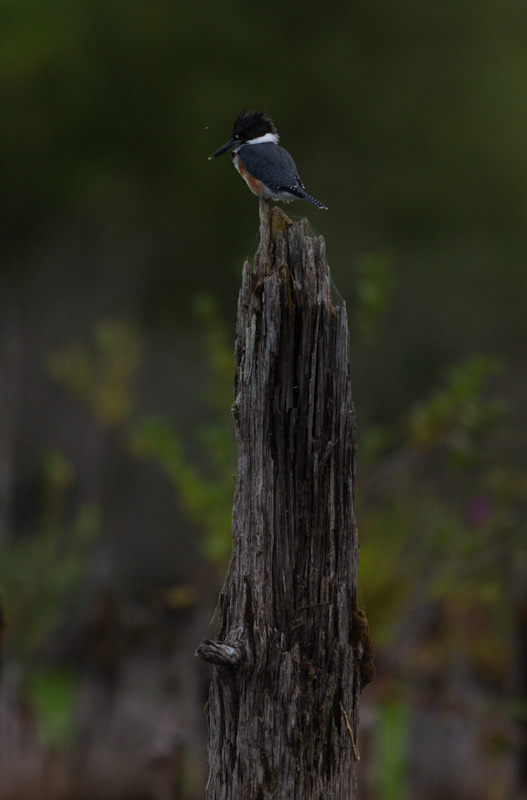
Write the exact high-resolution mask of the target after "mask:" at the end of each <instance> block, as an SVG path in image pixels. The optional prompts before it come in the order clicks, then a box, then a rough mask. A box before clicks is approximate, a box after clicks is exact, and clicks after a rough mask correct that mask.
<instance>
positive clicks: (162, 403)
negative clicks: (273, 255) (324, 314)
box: [0, 0, 527, 800]
mask: <svg viewBox="0 0 527 800" xmlns="http://www.w3.org/2000/svg"><path fill="white" fill-rule="evenodd" d="M0 31H1V33H0V36H1V47H0V98H1V102H2V115H1V118H0V163H1V173H2V194H3V197H4V203H3V212H2V215H1V218H0V229H1V237H0V248H1V262H0V586H1V592H2V605H1V606H0V621H2V620H5V621H6V622H7V629H6V630H5V631H4V640H5V647H4V659H3V682H2V689H1V691H0V797H1V798H2V800H11V798H16V800H21V799H23V798H26V797H27V798H36V797H39V799H40V800H41V799H42V798H44V800H47V798H53V800H54V799H55V798H63V797H68V798H81V797H86V798H91V800H95V798H123V799H124V798H137V800H139V799H140V798H141V799H143V798H144V800H147V799H150V798H153V800H157V799H158V798H159V799H160V800H163V799H164V798H185V800H189V799H190V800H192V799H193V798H197V797H202V796H203V781H204V776H205V772H206V766H205V760H206V756H205V750H204V735H205V731H204V717H203V703H204V702H205V699H206V691H207V682H208V674H207V670H206V668H205V667H204V665H202V664H200V663H199V662H197V660H196V659H194V658H193V655H192V654H193V652H194V649H195V646H196V644H197V642H198V641H199V640H200V639H201V638H203V636H204V635H205V634H206V633H207V632H210V631H211V630H212V629H213V620H212V617H213V612H214V604H215V599H216V596H217V593H218V590H219V587H220V586H221V582H222V579H223V575H224V573H225V570H226V565H227V563H228V554H229V542H230V510H231V501H232V490H233V482H232V475H233V474H234V473H235V470H236V456H235V450H234V444H233V431H232V422H231V419H230V404H231V386H232V372H233V367H232V349H233V336H234V324H235V316H236V300H237V292H238V288H239V283H240V274H241V267H242V263H243V261H244V259H245V258H246V257H248V256H249V257H250V256H252V254H253V253H254V251H255V249H256V246H257V233H258V217H257V202H256V199H255V198H254V197H253V196H252V195H251V194H250V193H249V192H248V190H247V187H246V186H245V185H244V184H243V182H242V181H241V180H240V179H239V177H238V176H237V175H236V174H235V172H234V170H233V169H232V166H231V165H230V163H229V159H228V158H226V159H221V160H220V161H218V162H214V163H212V164H210V163H209V162H208V161H207V156H208V155H209V154H210V153H211V152H212V151H213V150H215V149H216V148H217V147H219V146H220V145H221V144H223V142H224V141H226V140H227V138H228V137H229V135H230V131H231V126H232V122H233V120H234V118H235V116H236V115H237V114H238V112H239V111H240V110H241V108H243V107H244V106H249V107H256V108H260V107H263V108H267V110H268V112H269V113H270V114H271V115H272V117H273V118H274V119H275V122H276V123H277V125H278V129H279V131H280V134H281V137H282V142H283V144H284V146H285V147H287V148H288V149H290V150H291V152H292V153H293V155H294V157H295V160H296V161H297V164H298V166H299V170H300V173H301V175H302V177H303V179H304V181H305V183H306V185H307V187H308V190H309V191H310V192H312V193H313V194H314V195H315V196H316V197H319V198H320V199H321V200H322V201H323V202H324V203H326V204H327V205H328V206H329V209H330V210H329V212H328V213H322V212H319V211H318V210H317V209H311V208H309V207H308V206H307V205H305V206H303V205H301V204H300V203H295V204H294V205H293V206H290V207H289V209H288V211H289V212H291V214H292V216H293V217H294V218H299V217H300V216H301V215H303V214H307V215H308V216H309V219H310V222H311V224H312V226H313V229H314V230H315V231H316V232H319V233H321V234H322V235H323V236H324V237H325V239H326V243H327V249H328V256H329V261H330V265H331V268H332V274H333V279H334V282H335V293H336V297H338V296H342V298H344V299H345V301H346V303H347V306H348V312H349V317H350V328H351V349H352V374H353V392H354V398H355V403H356V411H357V421H358V430H359V452H358V476H357V517H358V525H359V534H360V540H361V567H360V598H359V599H360V603H361V605H362V606H363V607H364V608H365V610H366V612H367V614H368V617H369V620H370V627H371V630H372V635H373V638H374V641H375V643H376V649H377V671H378V677H377V681H376V682H375V683H374V684H373V685H372V686H371V687H369V688H368V689H367V690H366V692H365V694H364V695H363V703H362V708H361V718H362V721H361V753H362V758H361V764H360V781H361V787H360V788H361V795H360V796H361V800H391V798H398V799H399V800H401V799H404V798H412V799H414V800H421V798H424V797H426V798H427V800H435V798H437V800H440V798H441V799H442V798H445V797H448V798H453V799H454V800H457V798H460V799H461V798H462V799H463V800H469V799H471V798H476V797H477V798H478V800H481V799H482V798H484V799H486V798H488V799H489V800H499V799H500V798H505V797H507V798H514V800H519V798H525V797H526V796H527V768H526V767H525V765H526V764H527V644H526V642H527V533H526V513H525V512H526V505H527V458H526V444H527V371H526V369H525V354H526V352H527V325H526V323H525V319H526V313H525V297H526V289H527V270H526V260H527V259H526V251H527V247H526V244H527V243H526V235H525V231H526V226H527V201H526V185H527V104H526V103H525V94H526V92H527V7H526V6H525V3H523V2H522V1H521V0H499V1H498V0H479V2H476V0H461V2H459V0H456V2H453V0H445V2H443V3H441V4H436V5H431V4H419V3H416V2H412V0H392V2H387V1H386V0H370V2H368V3H351V4H344V3H336V2H332V0H329V2H327V3H325V4H324V5H323V6H321V5H320V4H316V3H310V2H308V3H306V2H305V0H304V2H302V3H300V2H297V1H296V0H290V2H287V3H276V2H274V0H268V2H267V3H265V4H261V3H260V4H250V3H242V2H239V0H234V1H233V2H231V3H229V4H227V5H226V6H218V5H217V4H213V3H210V2H207V0H205V2H203V3H200V4H198V5H195V6H194V7H191V6H183V5H182V4H178V3H174V2H168V1H167V0H150V2H144V0H126V2H124V0H114V2H111V3H108V2H107V1H106V0H76V1H75V2H71V3H67V2H61V1H60V0H49V2H46V3H42V2H37V0H16V2H13V0H0ZM2 609H3V610H2ZM1 628H2V625H0V629H1ZM0 635H1V631H0ZM44 787H45V788H44Z"/></svg>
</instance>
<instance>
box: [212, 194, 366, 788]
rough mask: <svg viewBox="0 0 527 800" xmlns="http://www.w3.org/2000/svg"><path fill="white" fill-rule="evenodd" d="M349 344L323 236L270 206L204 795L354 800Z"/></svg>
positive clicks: (247, 278) (356, 682) (242, 363)
mask: <svg viewBox="0 0 527 800" xmlns="http://www.w3.org/2000/svg"><path fill="white" fill-rule="evenodd" d="M348 351H349V345H348V327H347V318H346V310H345V307H343V306H339V307H334V306H333V305H332V303H331V297H330V274H329V268H328V266H327V263H326V258H325V246H324V241H323V239H322V238H313V237H311V236H309V235H308V231H307V224H306V221H305V220H303V221H302V222H300V223H298V224H291V223H290V220H288V218H287V217H286V216H285V215H284V214H283V212H281V211H280V210H279V209H274V210H273V217H272V225H271V231H270V236H269V238H268V240H267V242H263V244H262V246H261V247H260V249H259V251H258V254H257V257H256V263H255V267H254V270H253V269H252V268H251V266H250V265H249V264H248V263H246V264H245V267H244V272H243V284H242V288H241V291H240V297H239V305H238V324H237V337H236V352H235V361H236V378H235V402H234V406H233V413H234V419H235V425H236V436H237V442H238V483H237V488H236V493H235V500H234V512H233V554H232V560H231V564H230V567H229V572H228V576H227V579H226V583H225V586H224V589H223V592H222V595H221V597H220V601H219V630H218V636H217V638H218V640H219V641H220V642H221V641H222V642H227V643H228V642H229V641H231V642H232V643H235V644H237V645H239V646H240V654H243V661H242V663H241V666H238V667H231V666H215V667H213V679H212V685H211V692H210V701H209V728H210V734H209V755H210V774H209V784H208V790H207V797H208V798H209V800H252V799H253V798H254V800H267V799H268V798H269V799H270V798H273V800H282V798H283V799H284V800H286V799H287V800H295V799H297V800H319V798H320V800H322V798H324V800H337V799H338V800H350V799H352V798H354V797H355V790H356V789H355V760H356V758H357V751H356V749H355V746H354V742H353V737H354V738H355V740H356V738H357V706H358V694H359V691H360V665H359V663H358V659H357V658H356V657H354V655H355V656H356V653H357V651H356V648H355V652H354V645H353V631H352V624H353V610H354V607H355V605H354V604H355V595H356V571H357V563H358V543H357V535H356V529H355V521H354V510H353V481H354V452H355V434H354V416H353V410H352V405H351V392H350V381H349V366H348V361H349V359H348V355H349V352H348ZM216 663H218V662H216ZM350 725H351V727H352V728H353V736H350Z"/></svg>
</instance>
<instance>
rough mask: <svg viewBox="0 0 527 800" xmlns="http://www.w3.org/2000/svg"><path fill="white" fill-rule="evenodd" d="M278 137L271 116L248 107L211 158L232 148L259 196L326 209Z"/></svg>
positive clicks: (253, 190)
mask: <svg viewBox="0 0 527 800" xmlns="http://www.w3.org/2000/svg"><path fill="white" fill-rule="evenodd" d="M278 140H279V136H278V133H277V131H276V127H275V124H274V122H273V120H272V119H269V117H268V116H266V114H265V113H264V112H263V111H249V110H248V109H246V108H245V109H244V110H243V111H242V112H241V114H240V115H239V117H238V118H237V119H236V121H235V123H234V126H233V129H232V139H231V140H230V141H228V142H227V144H224V145H223V147H220V149H219V150H216V152H215V153H213V154H212V155H211V156H209V161H210V159H212V158H216V156H221V155H222V154H223V153H227V152H228V151H229V150H232V160H233V162H234V166H235V167H236V169H237V170H238V172H239V173H240V175H241V176H242V178H243V179H244V181H245V182H246V184H247V186H248V187H249V189H250V190H251V192H253V194H255V195H256V196H257V197H263V198H266V199H271V200H281V201H282V202H285V203H290V202H291V200H297V199H300V200H307V202H308V203H311V204H312V205H314V206H316V207H317V208H324V209H326V210H327V208H326V206H325V205H323V204H322V203H321V202H320V201H319V200H316V199H315V198H314V197H312V196H311V195H310V194H308V193H307V192H306V188H305V186H304V184H303V183H302V181H301V180H300V177H299V175H298V172H297V169H296V165H295V162H294V161H293V159H292V158H291V156H290V155H289V153H288V152H287V150H284V148H283V147H279V146H278Z"/></svg>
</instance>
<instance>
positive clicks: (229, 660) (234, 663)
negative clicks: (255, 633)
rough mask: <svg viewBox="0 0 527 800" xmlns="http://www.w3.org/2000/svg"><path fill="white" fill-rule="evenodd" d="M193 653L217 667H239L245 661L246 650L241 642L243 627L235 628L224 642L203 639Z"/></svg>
mask: <svg viewBox="0 0 527 800" xmlns="http://www.w3.org/2000/svg"><path fill="white" fill-rule="evenodd" d="M195 655H196V656H197V657H198V658H202V659H203V660H204V661H208V662H209V664H216V665H217V666H219V667H239V666H241V664H243V663H244V662H245V661H247V651H246V649H245V645H244V643H243V629H242V628H237V629H236V630H235V631H232V633H230V634H229V635H228V636H227V638H226V640H225V641H224V642H214V641H212V639H203V641H202V642H200V644H199V645H198V646H197V648H196V653H195Z"/></svg>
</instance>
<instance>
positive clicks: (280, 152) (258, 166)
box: [238, 142, 305, 193]
mask: <svg viewBox="0 0 527 800" xmlns="http://www.w3.org/2000/svg"><path fill="white" fill-rule="evenodd" d="M238 155H239V156H240V158H241V160H242V162H243V164H244V166H245V168H246V169H247V170H248V171H249V172H250V173H251V175H253V176H254V177H255V178H256V179H257V180H259V181H262V182H263V183H265V184H266V185H267V186H270V187H271V188H273V189H288V190H289V191H293V192H295V190H302V189H304V185H303V183H302V181H301V180H300V178H299V176H298V172H297V169H296V165H295V162H294V161H293V159H292V158H291V156H290V155H289V153H288V152H287V150H284V148H283V147H279V146H278V145H276V144H272V143H271V142H264V143H263V144H255V145H247V146H246V147H242V148H241V150H240V151H239V153H238ZM304 191H305V189H304ZM295 193H296V192H295Z"/></svg>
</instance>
